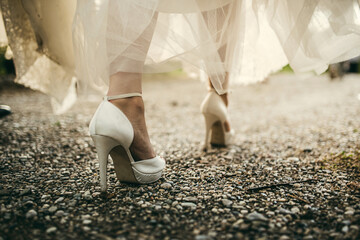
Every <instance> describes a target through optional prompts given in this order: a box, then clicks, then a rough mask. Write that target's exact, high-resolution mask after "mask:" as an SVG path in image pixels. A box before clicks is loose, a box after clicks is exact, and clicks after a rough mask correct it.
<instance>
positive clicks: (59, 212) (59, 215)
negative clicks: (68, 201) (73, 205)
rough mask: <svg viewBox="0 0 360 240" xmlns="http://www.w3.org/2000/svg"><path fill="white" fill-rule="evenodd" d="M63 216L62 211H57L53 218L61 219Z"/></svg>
mask: <svg viewBox="0 0 360 240" xmlns="http://www.w3.org/2000/svg"><path fill="white" fill-rule="evenodd" d="M63 215H64V211H63V210H59V211H57V212H56V213H55V216H57V217H62V216H63Z"/></svg>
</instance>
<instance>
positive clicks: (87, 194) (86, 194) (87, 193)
mask: <svg viewBox="0 0 360 240" xmlns="http://www.w3.org/2000/svg"><path fill="white" fill-rule="evenodd" d="M84 198H85V200H88V201H89V200H92V199H93V197H92V195H91V193H90V191H86V192H85V193H84Z"/></svg>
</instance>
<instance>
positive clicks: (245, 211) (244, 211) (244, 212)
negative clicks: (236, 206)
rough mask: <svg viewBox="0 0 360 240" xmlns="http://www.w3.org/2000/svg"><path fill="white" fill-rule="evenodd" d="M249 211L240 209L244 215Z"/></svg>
mask: <svg viewBox="0 0 360 240" xmlns="http://www.w3.org/2000/svg"><path fill="white" fill-rule="evenodd" d="M248 212H249V211H248V210H246V209H243V210H241V211H240V213H241V214H243V215H245V214H248Z"/></svg>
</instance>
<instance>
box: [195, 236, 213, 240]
mask: <svg viewBox="0 0 360 240" xmlns="http://www.w3.org/2000/svg"><path fill="white" fill-rule="evenodd" d="M211 239H213V238H212V237H210V236H207V235H197V236H195V240H211Z"/></svg>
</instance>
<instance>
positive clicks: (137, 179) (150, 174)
mask: <svg viewBox="0 0 360 240" xmlns="http://www.w3.org/2000/svg"><path fill="white" fill-rule="evenodd" d="M135 96H140V97H141V94H140V93H129V94H122V95H116V96H110V97H104V100H103V101H102V102H101V103H100V105H99V107H98V108H97V110H96V112H95V114H94V116H93V118H92V120H91V122H90V126H89V128H90V136H91V137H92V139H93V140H94V143H95V147H96V151H97V154H98V158H99V166H100V187H101V191H103V192H105V191H106V189H107V183H106V172H107V162H108V156H109V154H110V156H111V158H112V159H113V162H114V168H115V172H116V176H117V178H118V179H119V181H120V182H130V183H140V184H146V183H152V182H155V181H157V180H158V179H159V178H160V177H161V174H162V171H163V169H164V168H165V160H164V159H162V158H161V157H159V156H156V157H154V158H151V159H146V160H141V161H134V159H133V157H132V155H131V152H130V150H129V148H130V145H131V143H132V141H133V139H134V130H133V127H132V125H131V123H130V121H129V119H128V118H127V117H126V116H125V114H124V113H123V112H122V111H121V110H120V109H119V108H117V107H116V106H115V105H113V104H112V103H110V102H109V100H113V99H119V98H128V97H135Z"/></svg>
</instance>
